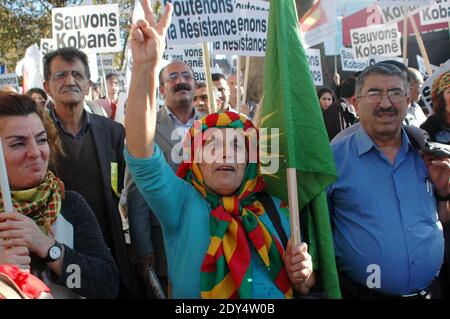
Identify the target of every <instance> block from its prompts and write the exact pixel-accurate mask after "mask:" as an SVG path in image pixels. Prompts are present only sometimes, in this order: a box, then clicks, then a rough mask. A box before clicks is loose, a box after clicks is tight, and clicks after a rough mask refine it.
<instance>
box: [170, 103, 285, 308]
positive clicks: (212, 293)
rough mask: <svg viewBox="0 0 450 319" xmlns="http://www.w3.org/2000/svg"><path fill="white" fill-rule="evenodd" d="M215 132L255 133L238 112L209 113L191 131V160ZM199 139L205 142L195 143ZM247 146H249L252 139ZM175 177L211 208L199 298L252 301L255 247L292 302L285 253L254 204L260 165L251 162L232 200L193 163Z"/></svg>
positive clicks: (260, 180) (184, 165)
mask: <svg viewBox="0 0 450 319" xmlns="http://www.w3.org/2000/svg"><path fill="white" fill-rule="evenodd" d="M213 127H214V128H234V129H242V130H243V131H245V132H246V133H247V132H249V131H253V132H256V133H257V130H256V128H255V127H254V126H253V123H252V122H251V121H249V120H247V119H245V118H244V117H242V116H240V115H239V114H237V113H233V112H224V113H213V114H210V115H208V116H206V117H203V118H202V119H201V123H200V122H197V123H196V124H194V126H193V127H192V128H191V129H190V135H188V138H189V140H187V141H186V142H187V143H189V144H190V154H191V159H194V158H195V157H194V154H196V152H197V151H198V148H199V147H201V146H202V145H203V144H204V140H205V139H204V137H203V136H204V134H205V132H206V130H207V129H208V128H213ZM256 135H257V134H256ZM256 137H257V136H256ZM199 138H200V140H201V143H197V142H196V143H194V140H196V141H198V139H199ZM257 138H258V137H257ZM246 142H247V146H248V144H249V143H248V140H247V141H246ZM197 144H198V145H197ZM177 175H178V176H180V177H181V178H184V179H185V180H186V181H188V182H189V183H191V184H192V185H193V186H194V187H195V188H196V189H197V190H198V191H199V192H200V193H201V194H202V196H203V197H204V198H205V199H206V200H207V201H208V202H209V203H210V204H211V206H212V211H211V213H210V224H209V227H210V232H211V241H210V244H209V248H208V251H207V253H206V256H205V258H204V260H203V263H202V268H201V272H202V275H201V297H202V298H221V299H227V298H245V299H247V298H251V297H252V265H251V250H250V244H251V245H252V246H253V247H254V248H255V250H256V251H257V253H258V254H259V256H260V257H261V259H262V261H263V262H264V264H265V266H266V268H267V271H268V272H269V275H270V278H271V279H272V280H273V282H274V283H275V285H276V286H277V287H278V289H279V290H280V291H281V292H282V293H283V294H284V296H285V297H286V298H291V297H292V293H293V290H292V286H291V283H290V281H289V277H288V275H287V273H286V270H285V268H284V264H283V258H282V257H283V254H284V248H283V247H282V245H281V243H280V242H279V240H278V239H277V238H276V236H274V234H271V233H270V232H269V231H268V229H267V228H266V227H265V226H264V224H263V223H262V222H261V221H260V219H259V216H261V215H262V214H263V213H264V207H263V206H262V204H261V203H260V202H259V201H257V200H256V194H257V193H258V192H261V191H262V190H263V189H264V187H265V184H264V181H263V178H262V176H261V175H260V174H259V163H258V162H257V161H254V162H252V161H249V162H248V164H247V167H246V169H245V175H244V177H243V180H242V183H241V186H240V188H239V190H238V191H237V193H236V194H235V195H232V196H222V195H218V194H216V193H214V192H213V191H211V190H210V189H208V187H207V186H206V184H205V182H204V180H203V176H202V174H201V172H200V169H199V167H198V165H197V163H195V161H194V160H192V161H187V160H184V161H183V163H181V164H180V167H179V169H178V173H177Z"/></svg>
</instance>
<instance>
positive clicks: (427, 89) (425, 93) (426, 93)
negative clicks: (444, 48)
mask: <svg viewBox="0 0 450 319" xmlns="http://www.w3.org/2000/svg"><path fill="white" fill-rule="evenodd" d="M449 70H450V59H449V60H447V62H445V63H444V65H443V66H441V67H440V68H439V69H437V70H436V72H434V73H433V75H432V76H430V77H429V78H428V79H426V80H425V82H424V83H423V85H422V87H421V88H420V95H422V99H423V101H424V102H425V105H426V107H427V108H428V109H429V110H431V109H432V102H431V89H432V87H433V82H434V81H435V80H436V79H437V78H438V77H439V76H440V75H441V74H443V73H445V72H447V71H449Z"/></svg>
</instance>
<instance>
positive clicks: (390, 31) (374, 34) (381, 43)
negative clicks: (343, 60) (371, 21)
mask: <svg viewBox="0 0 450 319" xmlns="http://www.w3.org/2000/svg"><path fill="white" fill-rule="evenodd" d="M350 34H351V39H352V49H353V54H354V57H355V58H356V59H361V58H365V57H369V56H370V55H387V56H397V55H400V54H401V53H402V52H401V46H400V33H399V32H398V28H397V24H392V25H388V26H385V25H373V26H371V27H367V28H359V29H353V30H350Z"/></svg>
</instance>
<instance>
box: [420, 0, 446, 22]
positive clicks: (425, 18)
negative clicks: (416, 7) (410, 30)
mask: <svg viewBox="0 0 450 319" xmlns="http://www.w3.org/2000/svg"><path fill="white" fill-rule="evenodd" d="M448 21H450V0H435V1H434V4H433V5H432V6H430V7H427V8H424V9H423V10H422V11H421V12H420V23H421V24H422V25H428V24H435V23H447V22H448Z"/></svg>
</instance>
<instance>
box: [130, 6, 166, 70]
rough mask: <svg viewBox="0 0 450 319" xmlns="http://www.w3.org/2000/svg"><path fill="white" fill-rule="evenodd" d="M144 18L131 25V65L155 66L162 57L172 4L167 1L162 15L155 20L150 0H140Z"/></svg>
mask: <svg viewBox="0 0 450 319" xmlns="http://www.w3.org/2000/svg"><path fill="white" fill-rule="evenodd" d="M142 5H143V8H144V13H145V19H144V20H138V21H137V22H136V23H135V24H133V25H132V26H131V53H132V55H133V65H136V66H139V65H144V66H148V67H150V66H155V65H158V64H159V62H160V61H161V59H162V56H163V53H164V49H165V47H166V34H167V29H168V28H169V25H170V22H171V17H172V4H171V3H167V4H166V8H165V12H164V15H163V16H162V18H161V19H160V20H159V22H156V21H155V18H154V16H153V10H152V7H151V4H150V0H144V1H142Z"/></svg>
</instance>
